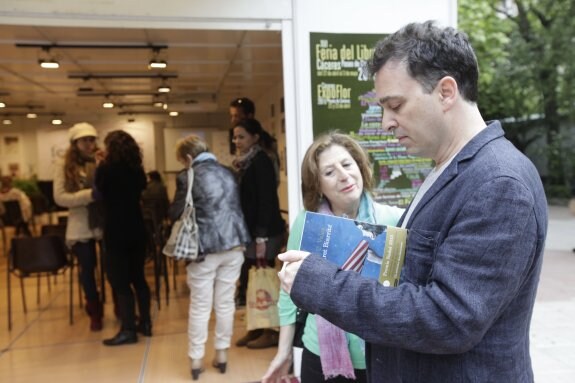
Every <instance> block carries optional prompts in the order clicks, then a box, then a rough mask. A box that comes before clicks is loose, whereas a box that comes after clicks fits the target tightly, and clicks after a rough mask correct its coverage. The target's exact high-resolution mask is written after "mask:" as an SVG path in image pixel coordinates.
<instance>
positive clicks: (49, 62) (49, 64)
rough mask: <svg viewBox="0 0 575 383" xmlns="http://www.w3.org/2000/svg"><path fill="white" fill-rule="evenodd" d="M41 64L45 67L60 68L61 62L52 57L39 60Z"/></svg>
mask: <svg viewBox="0 0 575 383" xmlns="http://www.w3.org/2000/svg"><path fill="white" fill-rule="evenodd" d="M38 63H39V64H40V66H41V67H42V68H44V69H58V68H60V63H58V61H56V60H53V59H50V60H38Z"/></svg>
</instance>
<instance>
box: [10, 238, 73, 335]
mask: <svg viewBox="0 0 575 383" xmlns="http://www.w3.org/2000/svg"><path fill="white" fill-rule="evenodd" d="M73 268H74V263H73V262H72V259H71V256H70V253H69V252H68V250H67V248H66V244H65V243H64V241H62V238H60V237H59V236H57V235H43V236H40V237H23V238H13V239H12V246H11V249H10V252H9V253H8V271H7V273H6V274H7V284H8V289H7V291H8V330H12V287H11V279H10V276H11V275H12V274H13V275H15V276H16V277H18V278H20V289H21V291H22V305H23V307H24V312H25V313H26V312H28V309H27V306H26V294H25V291H24V278H28V277H31V276H34V275H56V274H59V273H64V272H65V271H66V270H68V269H70V303H69V306H70V324H73V322H74V318H73V304H72V300H73V286H74V282H73V277H72V274H73ZM38 289H39V286H38Z"/></svg>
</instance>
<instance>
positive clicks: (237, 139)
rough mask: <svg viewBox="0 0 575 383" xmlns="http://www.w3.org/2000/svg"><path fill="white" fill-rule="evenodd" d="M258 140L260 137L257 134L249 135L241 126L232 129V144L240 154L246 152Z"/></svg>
mask: <svg viewBox="0 0 575 383" xmlns="http://www.w3.org/2000/svg"><path fill="white" fill-rule="evenodd" d="M259 139H260V136H259V135H258V134H250V133H249V132H248V131H247V130H245V129H244V128H243V127H242V126H236V127H235V128H234V138H233V142H234V144H235V145H236V148H237V149H238V151H239V152H240V153H245V152H247V151H248V150H249V149H250V148H251V147H252V146H254V145H255V144H256V143H257V142H258V140H259Z"/></svg>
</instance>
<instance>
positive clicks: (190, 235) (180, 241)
mask: <svg viewBox="0 0 575 383" xmlns="http://www.w3.org/2000/svg"><path fill="white" fill-rule="evenodd" d="M193 184H194V170H193V169H192V167H191V166H190V168H189V169H188V193H187V194H186V205H185V207H184V212H183V213H182V215H181V216H180V218H179V219H178V220H177V221H176V222H174V225H173V226H172V231H171V233H170V237H169V238H168V241H167V242H166V244H165V245H164V248H163V250H162V252H163V253H164V254H165V255H166V256H168V257H172V258H174V259H176V260H186V261H195V260H196V259H197V258H198V255H199V250H200V237H199V231H198V224H197V223H196V209H195V208H194V200H193V198H192V186H193Z"/></svg>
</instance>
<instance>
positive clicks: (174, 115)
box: [169, 112, 180, 117]
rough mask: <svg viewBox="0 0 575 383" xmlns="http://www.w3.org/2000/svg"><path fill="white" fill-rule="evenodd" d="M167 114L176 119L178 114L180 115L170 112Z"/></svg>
mask: <svg viewBox="0 0 575 383" xmlns="http://www.w3.org/2000/svg"><path fill="white" fill-rule="evenodd" d="M169 114H170V116H172V117H176V116H177V115H178V114H180V113H178V112H170V113H169Z"/></svg>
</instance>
